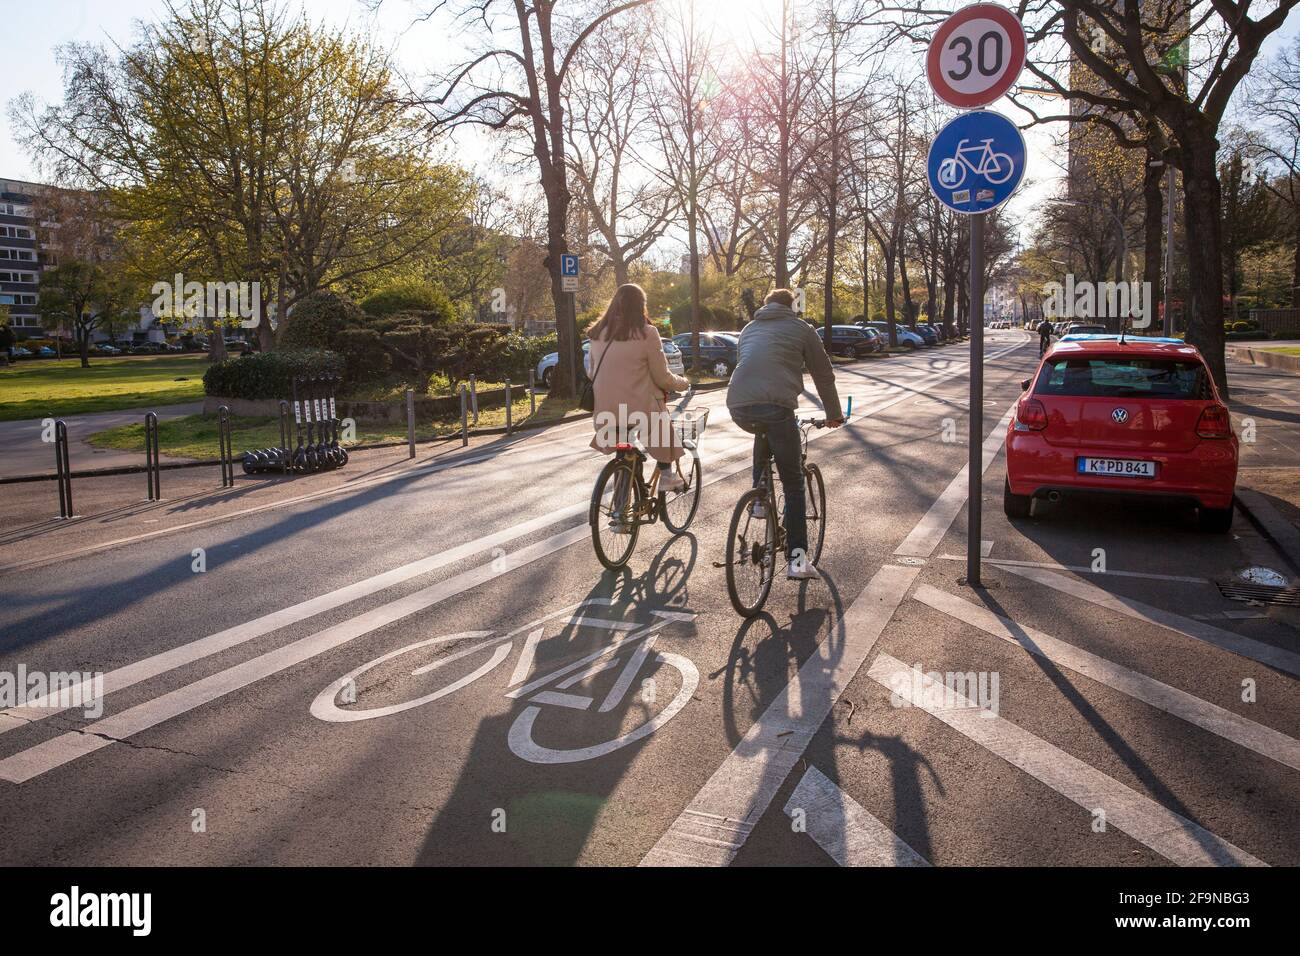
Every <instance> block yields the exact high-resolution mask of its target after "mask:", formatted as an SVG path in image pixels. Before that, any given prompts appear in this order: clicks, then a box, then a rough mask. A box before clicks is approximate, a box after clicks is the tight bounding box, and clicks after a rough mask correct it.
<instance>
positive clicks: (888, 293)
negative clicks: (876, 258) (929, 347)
mask: <svg viewBox="0 0 1300 956" xmlns="http://www.w3.org/2000/svg"><path fill="white" fill-rule="evenodd" d="M882 251H883V252H884V254H885V322H887V323H888V325H889V347H890V348H891V349H896V348H898V328H897V326H896V325H895V324H894V323H895V316H894V251H893V250H892V249H884V250H882Z"/></svg>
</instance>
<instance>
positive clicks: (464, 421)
mask: <svg viewBox="0 0 1300 956" xmlns="http://www.w3.org/2000/svg"><path fill="white" fill-rule="evenodd" d="M468 444H469V406H468V405H467V404H466V399H465V383H464V382H461V383H460V447H461V448H464V447H465V446H467V445H468Z"/></svg>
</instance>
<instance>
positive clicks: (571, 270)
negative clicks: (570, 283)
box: [560, 253, 578, 276]
mask: <svg viewBox="0 0 1300 956" xmlns="http://www.w3.org/2000/svg"><path fill="white" fill-rule="evenodd" d="M560 275H562V276H577V275H578V257H577V256H575V255H573V254H571V253H565V254H564V255H562V256H560Z"/></svg>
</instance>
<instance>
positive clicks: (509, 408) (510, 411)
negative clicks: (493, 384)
mask: <svg viewBox="0 0 1300 956" xmlns="http://www.w3.org/2000/svg"><path fill="white" fill-rule="evenodd" d="M514 411H515V403H514V401H513V400H512V399H511V398H510V383H509V382H506V434H507V435H509V434H510V433H511V432H512V431H513V430H514V428H513V427H512V426H513V422H512V419H513V417H514Z"/></svg>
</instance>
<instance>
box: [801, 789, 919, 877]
mask: <svg viewBox="0 0 1300 956" xmlns="http://www.w3.org/2000/svg"><path fill="white" fill-rule="evenodd" d="M796 811H803V815H804V821H805V823H806V825H807V828H808V830H807V832H808V835H809V836H810V837H812V838H813V839H814V840H816V841H817V845H818V846H820V847H821V848H822V849H823V850H825V851H826V853H827V854H828V855H829V856H830V858H831V859H832V860H834V861H835V862H836V863H838V864H839V865H840V866H929V865H930V864H929V863H928V862H927V861H926V859H925V858H924V857H923V856H921V854H919V853H917V852H916V851H915V850H913V849H912V848H911V847H910V846H908V845H907V844H906V843H904V842H903V841H902V840H900V839H899V838H898V837H897V835H895V834H894V832H893V831H892V830H890V829H889V827H887V826H885V825H884V824H883V823H881V822H880V821H879V820H878V819H876V818H875V817H874V816H872V815H871V814H870V813H868V812H867V811H866V810H865V809H863V807H862V806H861V805H860V804H859V803H858V802H857V801H856V800H854V799H853V798H852V797H850V796H849V795H848V794H847V793H845V792H844V791H843V790H841V789H840V788H839V787H837V786H835V784H833V783H831V781H830V780H829V779H828V778H827V777H826V775H825V774H824V773H822V772H821V771H820V770H818V769H817V768H816V767H809V768H808V772H807V773H805V774H804V775H803V779H802V780H800V781H799V786H797V787H795V788H794V793H792V794H790V799H789V800H788V801H787V802H786V805H785V812H786V815H787V816H789V817H792V818H793V817H794V815H795V812H796Z"/></svg>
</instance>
